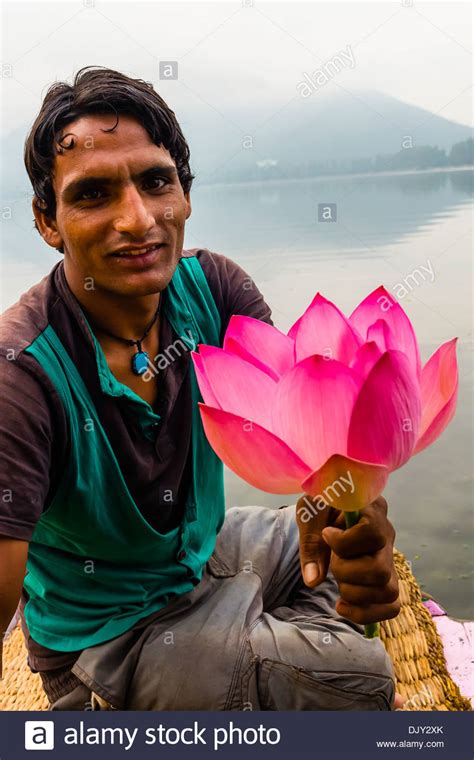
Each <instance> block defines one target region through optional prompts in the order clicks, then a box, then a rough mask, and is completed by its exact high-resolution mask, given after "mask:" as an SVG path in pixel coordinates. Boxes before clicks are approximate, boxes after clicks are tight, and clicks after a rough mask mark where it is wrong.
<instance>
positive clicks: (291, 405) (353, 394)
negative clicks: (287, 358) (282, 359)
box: [272, 356, 360, 469]
mask: <svg viewBox="0 0 474 760" xmlns="http://www.w3.org/2000/svg"><path fill="white" fill-rule="evenodd" d="M359 388H360V381H358V378H357V376H356V375H355V374H354V372H353V371H352V370H351V369H350V368H349V367H346V365H345V364H342V363H341V362H338V361H335V360H334V359H324V358H323V357H322V356H310V357H309V358H307V359H304V360H303V361H302V362H299V363H298V364H296V365H295V367H294V368H293V369H292V370H291V371H290V372H288V373H287V374H286V375H285V376H284V377H283V378H282V379H281V380H280V382H279V383H278V385H277V395H276V404H275V409H274V414H273V427H272V429H273V432H274V433H275V434H276V435H278V437H279V438H281V439H282V440H283V441H285V443H287V444H288V446H289V447H290V448H291V449H292V450H293V451H295V452H296V453H297V454H298V455H299V456H300V457H301V458H302V459H303V460H304V461H305V462H307V463H308V464H309V465H310V466H311V469H317V468H318V467H320V466H321V465H322V464H323V463H324V462H325V461H326V460H327V459H328V458H329V457H330V456H331V454H346V453H347V434H348V429H349V422H350V419H351V414H352V410H353V407H354V403H355V400H356V398H357V396H358V392H359Z"/></svg>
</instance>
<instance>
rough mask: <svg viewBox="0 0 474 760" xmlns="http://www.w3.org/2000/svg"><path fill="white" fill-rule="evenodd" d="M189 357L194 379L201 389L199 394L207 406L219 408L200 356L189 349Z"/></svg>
mask: <svg viewBox="0 0 474 760" xmlns="http://www.w3.org/2000/svg"><path fill="white" fill-rule="evenodd" d="M191 358H192V360H193V364H194V371H195V372H196V379H197V382H198V385H199V390H200V391H201V396H202V397H203V399H204V401H205V403H206V404H207V405H208V406H215V407H217V408H218V409H219V408H220V404H219V402H218V400H217V398H216V396H215V394H214V391H213V390H212V388H211V386H210V384H209V381H208V379H207V375H206V373H205V371H204V365H203V363H202V357H201V356H200V355H199V354H198V353H196V351H191Z"/></svg>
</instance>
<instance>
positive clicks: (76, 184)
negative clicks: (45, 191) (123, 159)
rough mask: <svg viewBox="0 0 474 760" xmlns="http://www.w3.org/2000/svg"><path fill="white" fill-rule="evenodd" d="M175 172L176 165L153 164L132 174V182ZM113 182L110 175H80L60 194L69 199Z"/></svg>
mask: <svg viewBox="0 0 474 760" xmlns="http://www.w3.org/2000/svg"><path fill="white" fill-rule="evenodd" d="M177 173H178V171H177V169H176V166H171V165H170V164H155V165H154V166H150V167H149V168H148V169H144V170H143V171H141V172H138V174H132V180H133V181H134V182H140V181H142V180H144V179H147V177H149V176H151V175H155V174H161V175H164V176H165V177H169V178H170V179H171V178H172V177H174V176H175V175H176V174H177ZM114 183H115V180H114V179H112V178H111V177H101V176H97V177H93V176H90V177H81V179H76V180H72V182H70V183H69V184H68V185H66V187H65V188H64V190H63V191H62V193H61V195H62V198H63V200H71V199H72V198H74V197H75V196H76V195H80V193H81V192H85V191H86V190H90V189H91V188H95V187H98V186H100V187H110V186H111V185H113V184H114Z"/></svg>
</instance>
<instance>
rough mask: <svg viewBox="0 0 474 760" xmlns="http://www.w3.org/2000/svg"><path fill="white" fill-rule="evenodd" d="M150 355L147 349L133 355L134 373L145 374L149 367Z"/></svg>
mask: <svg viewBox="0 0 474 760" xmlns="http://www.w3.org/2000/svg"><path fill="white" fill-rule="evenodd" d="M149 359H150V357H149V356H148V354H147V352H146V351H137V353H136V354H133V356H132V372H133V374H134V375H143V373H144V372H146V371H147V369H148V362H149Z"/></svg>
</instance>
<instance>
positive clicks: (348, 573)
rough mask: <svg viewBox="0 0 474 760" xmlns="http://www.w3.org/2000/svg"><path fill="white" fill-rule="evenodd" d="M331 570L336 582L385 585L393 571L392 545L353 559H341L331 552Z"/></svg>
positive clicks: (358, 584)
mask: <svg viewBox="0 0 474 760" xmlns="http://www.w3.org/2000/svg"><path fill="white" fill-rule="evenodd" d="M331 570H332V572H333V573H334V577H335V578H336V580H337V582H338V584H341V583H348V584H350V585H355V586H386V585H387V583H389V582H390V579H391V577H392V573H393V554H392V547H391V546H385V547H384V548H383V549H381V550H380V551H378V552H376V553H375V554H366V555H363V556H362V557H355V558H353V559H342V558H341V557H338V556H337V554H335V553H334V552H333V553H332V555H331Z"/></svg>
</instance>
